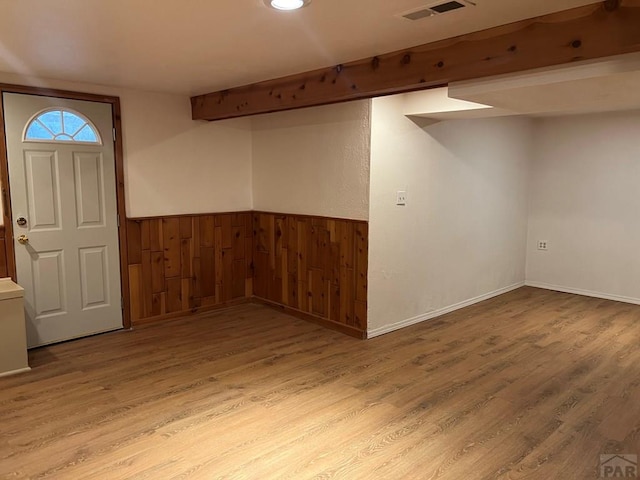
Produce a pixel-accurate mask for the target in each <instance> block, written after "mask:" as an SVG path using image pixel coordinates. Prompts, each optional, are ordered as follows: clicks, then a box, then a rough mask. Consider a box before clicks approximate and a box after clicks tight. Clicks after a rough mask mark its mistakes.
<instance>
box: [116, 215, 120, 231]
mask: <svg viewBox="0 0 640 480" xmlns="http://www.w3.org/2000/svg"><path fill="white" fill-rule="evenodd" d="M116 222H117V223H118V228H120V214H119V213H118V214H117V215H116Z"/></svg>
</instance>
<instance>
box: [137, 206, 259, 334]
mask: <svg viewBox="0 0 640 480" xmlns="http://www.w3.org/2000/svg"><path fill="white" fill-rule="evenodd" d="M127 222H128V225H127V230H128V258H129V295H130V302H131V303H130V304H131V319H132V322H133V324H134V325H135V324H140V323H145V322H149V321H155V320H161V319H165V318H170V317H176V316H181V315H185V314H188V313H196V312H199V311H203V310H210V309H213V308H219V307H222V306H228V305H234V304H237V303H243V302H246V301H249V300H250V298H251V295H252V292H253V289H252V286H251V283H252V277H253V273H252V269H251V260H252V237H253V235H252V230H251V213H249V212H239V213H228V214H214V215H180V216H169V217H160V218H136V219H128V220H127Z"/></svg>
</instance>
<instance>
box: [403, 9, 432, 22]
mask: <svg viewBox="0 0 640 480" xmlns="http://www.w3.org/2000/svg"><path fill="white" fill-rule="evenodd" d="M433 15H435V13H433V12H432V11H431V10H429V9H428V8H423V9H422V10H418V11H415V12H410V13H405V14H404V15H402V16H403V17H404V18H407V19H409V20H420V19H421V18H427V17H432V16H433Z"/></svg>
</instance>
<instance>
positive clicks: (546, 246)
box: [538, 240, 549, 250]
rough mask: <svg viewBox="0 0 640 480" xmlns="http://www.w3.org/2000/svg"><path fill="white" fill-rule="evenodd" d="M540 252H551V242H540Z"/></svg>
mask: <svg viewBox="0 0 640 480" xmlns="http://www.w3.org/2000/svg"><path fill="white" fill-rule="evenodd" d="M538 250H549V242H547V241H546V240H538Z"/></svg>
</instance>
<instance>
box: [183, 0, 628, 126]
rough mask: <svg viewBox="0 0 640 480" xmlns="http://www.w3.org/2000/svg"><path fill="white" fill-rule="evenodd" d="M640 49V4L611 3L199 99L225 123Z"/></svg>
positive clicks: (198, 104) (196, 103)
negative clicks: (256, 115) (237, 119)
mask: <svg viewBox="0 0 640 480" xmlns="http://www.w3.org/2000/svg"><path fill="white" fill-rule="evenodd" d="M637 51H640V0H607V1H605V2H602V3H597V4H593V5H587V6H584V7H579V8H575V9H571V10H567V11H564V12H559V13H554V14H550V15H545V16H541V17H537V18H532V19H529V20H523V21H519V22H516V23H512V24H509V25H504V26H501V27H496V28H491V29H488V30H483V31H480V32H476V33H472V34H468V35H462V36H459V37H455V38H450V39H447V40H442V41H438V42H434V43H428V44H425V45H421V46H418V47H413V48H408V49H406V50H401V51H397V52H393V53H389V54H385V55H380V56H377V57H371V58H366V59H362V60H358V61H355V62H350V63H346V64H344V65H337V66H335V67H331V68H323V69H320V70H315V71H311V72H306V73H301V74H297V75H290V76H287V77H282V78H278V79H275V80H268V81H265V82H260V83H255V84H251V85H245V86H241V87H237V88H232V89H229V90H225V91H220V92H214V93H209V94H205V95H200V96H196V97H193V98H192V99H191V106H192V113H193V119H194V120H222V119H225V118H233V117H243V116H248V115H255V114H259V113H269V112H276V111H281V110H292V109H295V108H302V107H310V106H316V105H326V104H331V103H337V102H344V101H348V100H356V99H362V98H371V97H376V96H381V95H388V94H395V93H403V92H409V91H415V90H422V89H426V88H432V87H436V86H441V85H446V84H448V83H450V82H454V81H460V80H470V79H474V78H481V77H486V76H492V75H500V74H506V73H514V72H520V71H524V70H530V69H533V68H540V67H548V66H553V65H561V64H566V63H571V62H575V61H580V60H591V59H597V58H602V57H608V56H612V55H619V54H624V53H632V52H637Z"/></svg>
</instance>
